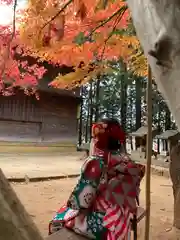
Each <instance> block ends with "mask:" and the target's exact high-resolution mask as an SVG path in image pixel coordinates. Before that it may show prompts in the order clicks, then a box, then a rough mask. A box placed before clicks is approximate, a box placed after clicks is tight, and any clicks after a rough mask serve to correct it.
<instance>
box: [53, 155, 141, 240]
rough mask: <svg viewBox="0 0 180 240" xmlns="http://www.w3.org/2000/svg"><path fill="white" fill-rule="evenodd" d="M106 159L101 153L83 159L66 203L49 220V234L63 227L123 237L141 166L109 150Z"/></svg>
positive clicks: (121, 239)
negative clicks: (80, 169)
mask: <svg viewBox="0 0 180 240" xmlns="http://www.w3.org/2000/svg"><path fill="white" fill-rule="evenodd" d="M107 159H108V161H105V156H104V154H101V152H99V153H97V152H96V155H92V156H90V157H88V158H87V160H86V161H85V163H84V165H83V167H82V171H81V176H80V178H79V180H78V183H77V185H76V187H75V188H74V190H73V191H72V193H71V195H70V198H69V199H68V201H67V204H65V206H63V207H62V208H61V209H60V210H59V211H58V212H57V213H56V215H55V216H54V218H53V220H52V221H51V222H50V225H49V233H50V234H51V233H53V232H55V231H57V230H60V229H61V228H62V227H66V228H69V229H72V230H73V231H75V232H76V233H78V234H81V235H84V236H86V237H87V238H89V239H96V240H100V239H105V240H125V239H127V236H128V234H129V232H130V229H131V224H130V223H131V219H132V215H133V214H134V213H135V211H136V206H137V202H136V201H137V199H138V195H139V192H140V189H139V186H140V181H141V179H142V178H143V176H144V171H145V169H144V166H142V165H140V164H136V163H134V162H133V161H131V160H130V158H129V157H128V156H127V155H126V154H120V153H118V152H109V153H108V156H107Z"/></svg>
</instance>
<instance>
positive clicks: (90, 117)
mask: <svg viewBox="0 0 180 240" xmlns="http://www.w3.org/2000/svg"><path fill="white" fill-rule="evenodd" d="M93 110H94V109H93V82H92V81H91V83H90V90H89V138H88V140H90V139H91V127H92V123H93V114H94V111H93Z"/></svg>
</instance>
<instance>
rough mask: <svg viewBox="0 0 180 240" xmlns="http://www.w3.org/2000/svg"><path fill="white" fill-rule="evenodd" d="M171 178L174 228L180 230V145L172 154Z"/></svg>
mask: <svg viewBox="0 0 180 240" xmlns="http://www.w3.org/2000/svg"><path fill="white" fill-rule="evenodd" d="M170 159H171V162H170V166H169V171H170V177H171V180H172V185H173V186H172V187H173V195H174V221H173V224H174V227H176V228H178V229H180V160H179V159H180V145H176V146H175V147H174V148H173V149H172V151H171V153H170Z"/></svg>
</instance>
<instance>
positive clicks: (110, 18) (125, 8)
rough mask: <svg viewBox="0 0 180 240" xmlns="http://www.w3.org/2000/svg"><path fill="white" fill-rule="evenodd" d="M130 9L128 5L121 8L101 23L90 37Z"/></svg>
mask: <svg viewBox="0 0 180 240" xmlns="http://www.w3.org/2000/svg"><path fill="white" fill-rule="evenodd" d="M127 9H128V7H127V5H126V6H123V7H121V8H120V9H118V10H117V11H116V12H115V13H113V14H112V15H111V16H110V17H108V18H107V19H105V20H102V21H101V22H100V24H99V25H97V26H96V27H95V28H94V29H93V30H92V31H91V32H90V34H89V37H90V36H91V35H92V33H94V32H95V31H96V30H97V29H98V28H100V27H103V26H104V25H105V24H106V23H108V22H110V21H111V20H112V19H113V18H114V17H116V16H117V15H119V14H121V13H123V14H124V12H125V11H126V10H127Z"/></svg>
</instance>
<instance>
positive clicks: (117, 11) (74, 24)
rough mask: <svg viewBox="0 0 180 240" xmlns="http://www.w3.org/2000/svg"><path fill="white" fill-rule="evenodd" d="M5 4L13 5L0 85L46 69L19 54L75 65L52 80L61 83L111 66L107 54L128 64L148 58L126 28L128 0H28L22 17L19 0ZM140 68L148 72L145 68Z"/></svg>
mask: <svg viewBox="0 0 180 240" xmlns="http://www.w3.org/2000/svg"><path fill="white" fill-rule="evenodd" d="M1 2H2V1H1ZM3 4H9V5H10V6H13V8H14V10H13V21H12V24H11V25H8V26H1V36H0V46H1V56H0V57H1V59H0V65H1V67H0V70H1V73H0V79H1V89H2V90H3V89H4V88H5V85H6V84H7V83H8V84H9V85H8V86H10V88H12V87H14V86H23V87H27V86H29V85H32V86H34V85H36V84H37V82H38V79H40V78H42V76H43V74H44V73H45V71H46V69H44V68H43V67H39V65H38V64H33V65H29V64H28V61H24V60H23V61H22V60H21V58H19V56H32V57H34V58H35V59H37V62H43V61H47V62H49V63H50V64H53V65H59V66H61V65H67V66H73V67H74V69H75V71H74V72H71V73H69V74H66V75H65V76H61V75H59V76H57V77H56V78H55V79H54V81H53V83H52V84H53V86H55V87H63V88H64V87H67V86H68V87H74V86H76V85H78V84H82V83H84V82H86V81H88V80H89V79H91V78H92V77H93V76H95V75H97V74H100V73H102V72H104V71H108V70H109V68H108V64H107V62H108V60H112V59H119V58H123V61H124V62H127V63H128V64H129V66H131V65H132V62H134V63H135V66H138V64H140V63H139V62H138V61H141V58H142V62H143V61H144V58H143V57H142V56H143V55H142V52H141V51H140V50H139V49H140V45H139V41H138V40H137V38H136V36H135V35H133V34H129V33H128V29H129V23H130V21H131V19H130V16H129V12H128V9H127V5H126V4H125V2H124V1H112V0H111V1H105V0H99V1H96V0H86V1H85V0H69V1H67V0H66V1H56V0H46V1H45V0H29V1H28V3H27V6H26V8H25V9H24V10H23V11H21V14H20V16H18V17H17V14H16V13H17V10H16V6H17V0H15V1H14V2H13V1H12V0H4V1H3ZM17 23H18V24H17ZM137 56H138V61H137ZM133 57H134V59H133ZM23 59H24V58H23ZM134 60H135V61H134ZM144 66H146V65H145V64H144ZM140 74H146V68H144V69H143V71H142V72H141V73H140Z"/></svg>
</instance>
